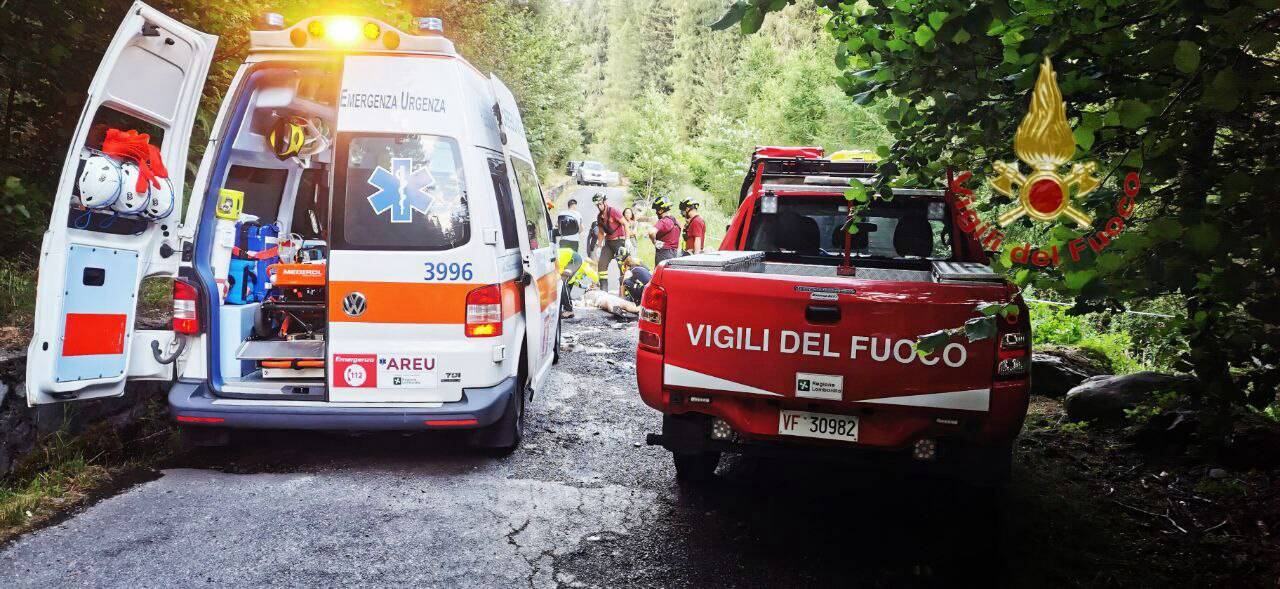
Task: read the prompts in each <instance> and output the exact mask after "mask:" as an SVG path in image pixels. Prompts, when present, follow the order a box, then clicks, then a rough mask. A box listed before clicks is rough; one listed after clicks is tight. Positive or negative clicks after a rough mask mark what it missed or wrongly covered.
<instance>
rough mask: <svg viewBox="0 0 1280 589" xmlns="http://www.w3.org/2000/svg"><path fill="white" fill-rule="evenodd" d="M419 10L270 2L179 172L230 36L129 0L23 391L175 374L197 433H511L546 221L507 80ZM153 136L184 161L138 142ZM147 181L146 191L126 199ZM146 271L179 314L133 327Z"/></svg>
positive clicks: (489, 443)
mask: <svg viewBox="0 0 1280 589" xmlns="http://www.w3.org/2000/svg"><path fill="white" fill-rule="evenodd" d="M417 25H418V30H417V31H416V32H415V33H406V32H403V31H399V30H396V29H395V28H393V27H391V26H389V25H387V24H386V23H383V22H381V21H378V20H374V19H370V18H360V17H349V16H319V17H312V18H308V19H305V20H302V21H301V22H298V23H295V24H293V25H292V26H287V27H286V26H285V23H284V20H283V18H281V17H279V15H267V17H266V18H264V20H263V24H262V25H259V26H258V29H259V30H254V31H252V32H251V34H250V41H251V49H250V51H249V56H248V59H246V61H245V63H244V64H243V65H242V66H241V67H240V68H239V71H238V72H237V73H236V75H235V77H234V79H233V80H232V82H231V85H230V88H229V89H228V90H227V92H226V99H225V100H224V101H223V103H222V106H221V108H220V110H219V112H218V115H217V119H216V122H215V123H214V126H213V130H212V133H211V137H210V138H209V142H208V145H207V146H206V148H205V151H204V155H203V159H202V161H201V163H200V166H199V171H198V172H197V173H196V175H195V179H194V182H193V183H192V185H191V187H190V189H189V190H188V189H186V187H185V186H184V184H185V182H184V178H183V174H182V170H184V169H185V163H186V161H187V150H188V143H189V140H190V135H191V128H192V123H193V121H194V119H195V115H196V110H197V107H198V106H199V102H200V97H201V93H202V88H203V86H204V81H205V75H206V72H207V70H208V67H209V62H210V59H211V57H212V56H213V53H214V45H215V44H216V41H217V39H216V38H215V37H211V36H209V35H206V34H203V33H200V32H199V31H195V30H192V29H191V28H188V27H186V26H184V25H183V24H181V23H179V22H177V21H175V20H173V19H170V18H168V17H166V16H164V15H163V14H161V13H159V12H157V11H156V10H154V9H152V8H150V7H149V6H147V5H145V4H142V3H136V4H134V5H133V7H132V8H130V10H129V13H128V15H127V16H126V18H125V20H124V22H123V23H122V24H121V26H120V29H119V30H118V31H117V33H116V36H115V38H114V40H113V41H112V42H111V45H110V46H109V47H108V49H107V52H106V55H105V56H104V57H103V60H102V64H101V66H100V67H99V69H98V72H97V75H96V76H95V78H94V80H93V82H92V84H91V85H90V87H89V94H88V100H87V102H86V104H85V107H84V113H83V115H82V117H81V120H80V124H79V127H78V129H77V131H76V134H75V137H74V139H73V142H72V144H71V147H70V150H69V151H68V155H67V161H66V164H65V167H64V169H63V171H62V176H61V180H60V182H59V185H58V189H57V194H56V198H55V201H54V205H53V216H52V219H51V221H50V225H49V229H48V231H47V232H46V233H45V235H44V242H43V246H42V253H41V263H40V285H39V299H38V301H37V306H36V320H35V332H34V336H33V339H32V341H31V345H30V348H29V358H28V364H27V391H26V396H27V400H28V403H29V404H31V405H39V404H45V403H54V402H61V401H74V400H82V399H93V398H99V397H111V396H119V395H122V394H123V392H124V389H125V384H126V382H127V381H129V380H170V379H176V380H175V385H174V386H173V388H172V390H171V393H170V395H169V403H170V407H171V412H172V415H173V418H174V419H175V420H176V421H177V422H178V423H179V424H181V425H183V426H184V429H185V430H186V431H187V432H188V433H189V434H191V435H192V436H193V437H194V438H196V442H197V443H201V442H203V443H219V442H223V441H225V440H226V436H227V434H228V432H229V431H230V430H231V429H233V428H294V429H325V430H423V429H443V428H451V429H467V430H472V440H473V442H474V443H475V444H476V445H478V446H483V447H491V448H499V449H511V448H514V447H516V446H518V444H519V441H520V438H521V434H522V423H523V420H524V411H525V405H526V403H527V402H528V401H529V400H530V399H531V398H532V397H533V394H534V392H535V391H538V390H539V389H540V388H541V387H542V386H543V385H544V383H545V382H546V381H547V375H548V373H549V372H550V370H551V365H552V363H553V362H554V360H555V358H556V357H557V354H558V347H559V338H560V324H559V311H558V308H557V307H558V305H557V302H558V297H559V292H560V279H559V275H558V273H557V272H556V265H555V258H554V255H553V252H554V249H553V244H554V242H555V235H554V231H553V229H552V226H551V220H550V217H549V215H548V211H547V208H546V205H545V200H544V198H543V195H542V193H541V189H540V187H539V185H538V180H537V174H536V173H535V171H534V166H533V158H532V157H531V155H530V152H529V145H528V142H527V140H526V138H525V132H524V128H523V125H522V123H521V120H520V113H519V111H518V110H517V108H516V105H515V100H514V97H513V96H512V94H511V92H510V91H509V90H508V89H507V88H506V86H505V85H504V84H503V83H502V82H501V81H500V80H498V79H497V78H496V77H494V76H492V75H485V74H483V73H481V72H480V71H479V70H477V69H476V68H475V67H473V66H472V65H471V64H470V63H469V62H467V60H466V59H464V58H463V57H462V56H460V55H458V53H457V52H456V51H455V49H454V45H453V43H452V42H450V41H449V40H448V39H447V38H445V37H444V36H443V34H442V27H441V23H440V22H439V20H438V19H429V18H427V19H418V21H417ZM104 134H105V135H106V136H107V137H108V139H107V140H105V141H104V139H103V136H104ZM138 137H142V138H143V140H146V141H149V144H150V145H151V146H153V147H155V148H158V153H159V155H160V157H161V158H162V159H163V162H166V163H167V166H166V165H164V164H160V165H157V162H146V161H142V160H139V161H132V160H130V158H129V157H128V156H127V154H126V155H125V156H123V157H122V156H121V153H122V149H121V148H120V144H122V143H124V144H127V143H128V142H129V141H132V142H133V144H138V143H139V142H140V141H143V140H139V139H138ZM112 138H114V139H112ZM146 144H147V143H145V142H144V143H142V145H143V146H144V147H145V146H146ZM124 151H128V150H124ZM141 151H143V152H145V149H143V150H141ZM147 164H150V165H147ZM165 167H167V168H168V169H169V170H175V171H176V173H173V174H171V177H169V178H167V179H165V178H157V179H156V180H155V181H151V182H147V181H146V179H147V178H149V177H150V176H149V175H148V173H147V172H144V173H141V174H140V172H139V171H138V168H141V169H143V170H149V173H150V174H151V175H155V176H159V175H160V174H159V173H157V172H156V170H157V169H163V168H165ZM117 171H118V172H119V173H120V176H119V177H118V178H117V176H115V175H114V174H115V173H116V172H117ZM140 175H141V177H142V178H143V179H142V180H139V177H140ZM135 185H136V189H137V192H138V194H139V195H141V196H143V197H144V198H146V199H147V202H150V203H153V205H154V206H149V207H148V208H147V209H146V210H144V211H140V212H139V211H135V210H133V209H132V208H128V207H126V206H125V205H123V204H121V203H124V202H125V200H124V197H123V196H121V195H131V193H130V189H131V188H133V187H135ZM113 190H114V191H115V193H113V192H112V191H113ZM184 195H185V196H186V198H185V200H186V207H185V209H184V207H183V200H184V198H183V197H184ZM133 196H136V195H133ZM169 198H172V199H173V200H174V201H175V205H174V206H173V207H172V208H173V210H172V212H166V211H164V210H163V208H164V207H163V206H162V205H163V203H164V202H166V200H167V199H169ZM155 203H159V204H155ZM130 206H132V205H130ZM182 211H185V213H183V212H182ZM150 276H162V277H174V278H175V279H176V281H175V286H174V302H173V307H174V320H173V326H172V327H173V329H172V330H143V329H138V330H135V328H134V321H135V315H136V313H137V309H138V300H139V289H140V283H141V281H142V280H143V278H145V277H150Z"/></svg>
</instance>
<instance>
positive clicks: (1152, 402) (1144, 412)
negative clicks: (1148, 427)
mask: <svg viewBox="0 0 1280 589" xmlns="http://www.w3.org/2000/svg"><path fill="white" fill-rule="evenodd" d="M1181 400H1182V397H1181V396H1180V395H1179V394H1178V392H1177V391H1165V392H1163V393H1153V394H1152V395H1151V396H1150V397H1148V398H1147V400H1145V401H1143V402H1142V403H1140V404H1138V405H1137V406H1136V407H1133V408H1132V409H1125V410H1124V417H1125V419H1127V420H1128V421H1129V422H1130V423H1132V424H1134V425H1142V424H1144V423H1146V422H1147V421H1150V420H1151V418H1153V417H1155V416H1157V415H1160V414H1161V413H1164V412H1165V411H1168V410H1170V409H1173V408H1174V407H1176V406H1177V405H1178V403H1179V402H1180V401H1181Z"/></svg>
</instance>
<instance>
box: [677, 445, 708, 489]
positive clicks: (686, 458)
mask: <svg viewBox="0 0 1280 589" xmlns="http://www.w3.org/2000/svg"><path fill="white" fill-rule="evenodd" d="M671 458H672V459H674V460H675V463H676V479H677V480H681V481H689V482H695V483H697V482H705V481H709V480H711V479H713V478H715V476H716V467H717V466H719V465H720V453H719V452H694V453H688V452H672V453H671Z"/></svg>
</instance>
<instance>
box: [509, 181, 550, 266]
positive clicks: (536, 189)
mask: <svg viewBox="0 0 1280 589" xmlns="http://www.w3.org/2000/svg"><path fill="white" fill-rule="evenodd" d="M511 165H513V166H515V168H516V184H517V185H519V187H520V202H521V203H523V204H524V222H525V225H526V227H527V228H528V229H529V249H535V250H536V249H540V248H544V247H549V246H550V245H551V217H549V216H547V204H546V202H545V201H544V200H543V199H542V187H540V186H538V177H537V176H536V175H535V174H534V173H533V166H531V165H529V163H528V162H525V161H523V160H518V159H512V160H511Z"/></svg>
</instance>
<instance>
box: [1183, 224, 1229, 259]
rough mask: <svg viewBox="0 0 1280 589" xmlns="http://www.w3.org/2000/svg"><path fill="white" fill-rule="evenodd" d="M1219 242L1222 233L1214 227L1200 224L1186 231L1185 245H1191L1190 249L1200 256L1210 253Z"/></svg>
mask: <svg viewBox="0 0 1280 589" xmlns="http://www.w3.org/2000/svg"><path fill="white" fill-rule="evenodd" d="M1221 241H1222V233H1221V232H1220V231H1218V227H1217V226H1215V225H1210V224H1208V223H1201V224H1199V225H1196V226H1195V227H1192V228H1191V229H1188V230H1187V243H1189V244H1190V245H1191V249H1194V250H1196V251H1198V252H1200V253H1202V254H1207V253H1209V252H1212V251H1213V250H1214V248H1216V247H1218V243H1219V242H1221Z"/></svg>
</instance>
